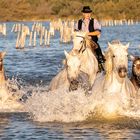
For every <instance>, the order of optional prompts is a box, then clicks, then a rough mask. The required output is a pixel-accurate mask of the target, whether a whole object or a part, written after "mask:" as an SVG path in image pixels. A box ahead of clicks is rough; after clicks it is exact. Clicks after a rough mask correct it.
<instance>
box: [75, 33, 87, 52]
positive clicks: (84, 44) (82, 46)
mask: <svg viewBox="0 0 140 140" xmlns="http://www.w3.org/2000/svg"><path fill="white" fill-rule="evenodd" d="M76 37H80V38H83V40H82V45H81V47H80V49H79V50H78V52H79V53H80V52H82V53H83V52H84V51H85V50H86V38H85V37H83V36H80V35H76Z"/></svg>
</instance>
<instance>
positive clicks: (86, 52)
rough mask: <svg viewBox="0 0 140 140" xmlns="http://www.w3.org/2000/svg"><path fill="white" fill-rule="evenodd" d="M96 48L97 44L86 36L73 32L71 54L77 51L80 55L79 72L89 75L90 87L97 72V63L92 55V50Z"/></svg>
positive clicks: (83, 33)
mask: <svg viewBox="0 0 140 140" xmlns="http://www.w3.org/2000/svg"><path fill="white" fill-rule="evenodd" d="M97 47H98V46H97V44H96V43H95V42H93V41H92V40H91V38H90V37H89V36H86V33H85V32H81V31H80V32H79V31H76V32H74V35H73V49H72V51H71V52H75V51H76V52H77V51H78V52H80V53H81V57H80V60H81V68H80V70H81V71H83V72H84V73H87V74H88V75H89V81H90V84H91V85H93V83H94V81H95V78H96V75H97V72H98V61H97V59H96V56H95V53H94V49H96V48H97Z"/></svg>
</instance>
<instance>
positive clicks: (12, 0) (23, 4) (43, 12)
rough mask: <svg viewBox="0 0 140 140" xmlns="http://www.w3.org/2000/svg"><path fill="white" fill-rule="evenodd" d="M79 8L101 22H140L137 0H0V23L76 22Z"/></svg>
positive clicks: (139, 4) (139, 6)
mask: <svg viewBox="0 0 140 140" xmlns="http://www.w3.org/2000/svg"><path fill="white" fill-rule="evenodd" d="M83 5H89V6H90V7H91V8H92V9H93V14H94V15H96V16H97V18H99V19H102V20H103V19H113V20H115V19H133V20H140V10H139V9H140V1H139V0H0V21H21V20H22V21H23V20H48V19H54V18H71V19H73V18H74V19H76V18H79V17H80V16H81V9H82V7H83Z"/></svg>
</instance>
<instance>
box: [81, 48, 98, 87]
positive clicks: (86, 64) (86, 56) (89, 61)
mask: <svg viewBox="0 0 140 140" xmlns="http://www.w3.org/2000/svg"><path fill="white" fill-rule="evenodd" d="M80 70H81V71H83V72H84V73H87V74H88V75H89V81H90V84H91V85H92V84H93V83H94V81H95V78H96V74H97V71H98V62H97V59H96V57H95V55H94V54H93V53H92V52H91V50H90V48H86V50H85V51H84V52H83V54H82V57H81V68H80Z"/></svg>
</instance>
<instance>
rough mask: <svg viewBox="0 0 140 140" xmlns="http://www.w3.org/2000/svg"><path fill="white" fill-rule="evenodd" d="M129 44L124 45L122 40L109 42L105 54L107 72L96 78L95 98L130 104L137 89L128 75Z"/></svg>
mask: <svg viewBox="0 0 140 140" xmlns="http://www.w3.org/2000/svg"><path fill="white" fill-rule="evenodd" d="M128 46H129V44H127V45H123V44H121V43H120V42H118V43H112V44H111V43H108V51H107V52H106V55H105V57H106V62H105V69H106V74H105V75H103V76H101V77H98V78H97V79H96V81H95V84H94V85H93V88H92V92H93V95H94V98H96V99H98V100H99V99H105V98H111V100H112V101H113V102H114V101H118V102H119V103H121V104H123V105H126V106H127V105H129V104H130V100H131V99H132V97H134V96H135V92H136V91H135V89H134V86H133V85H132V83H131V82H130V80H129V79H128V77H127V70H128V57H127V55H128V52H127V49H128ZM106 102H107V101H106ZM110 107H111V105H110Z"/></svg>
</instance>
